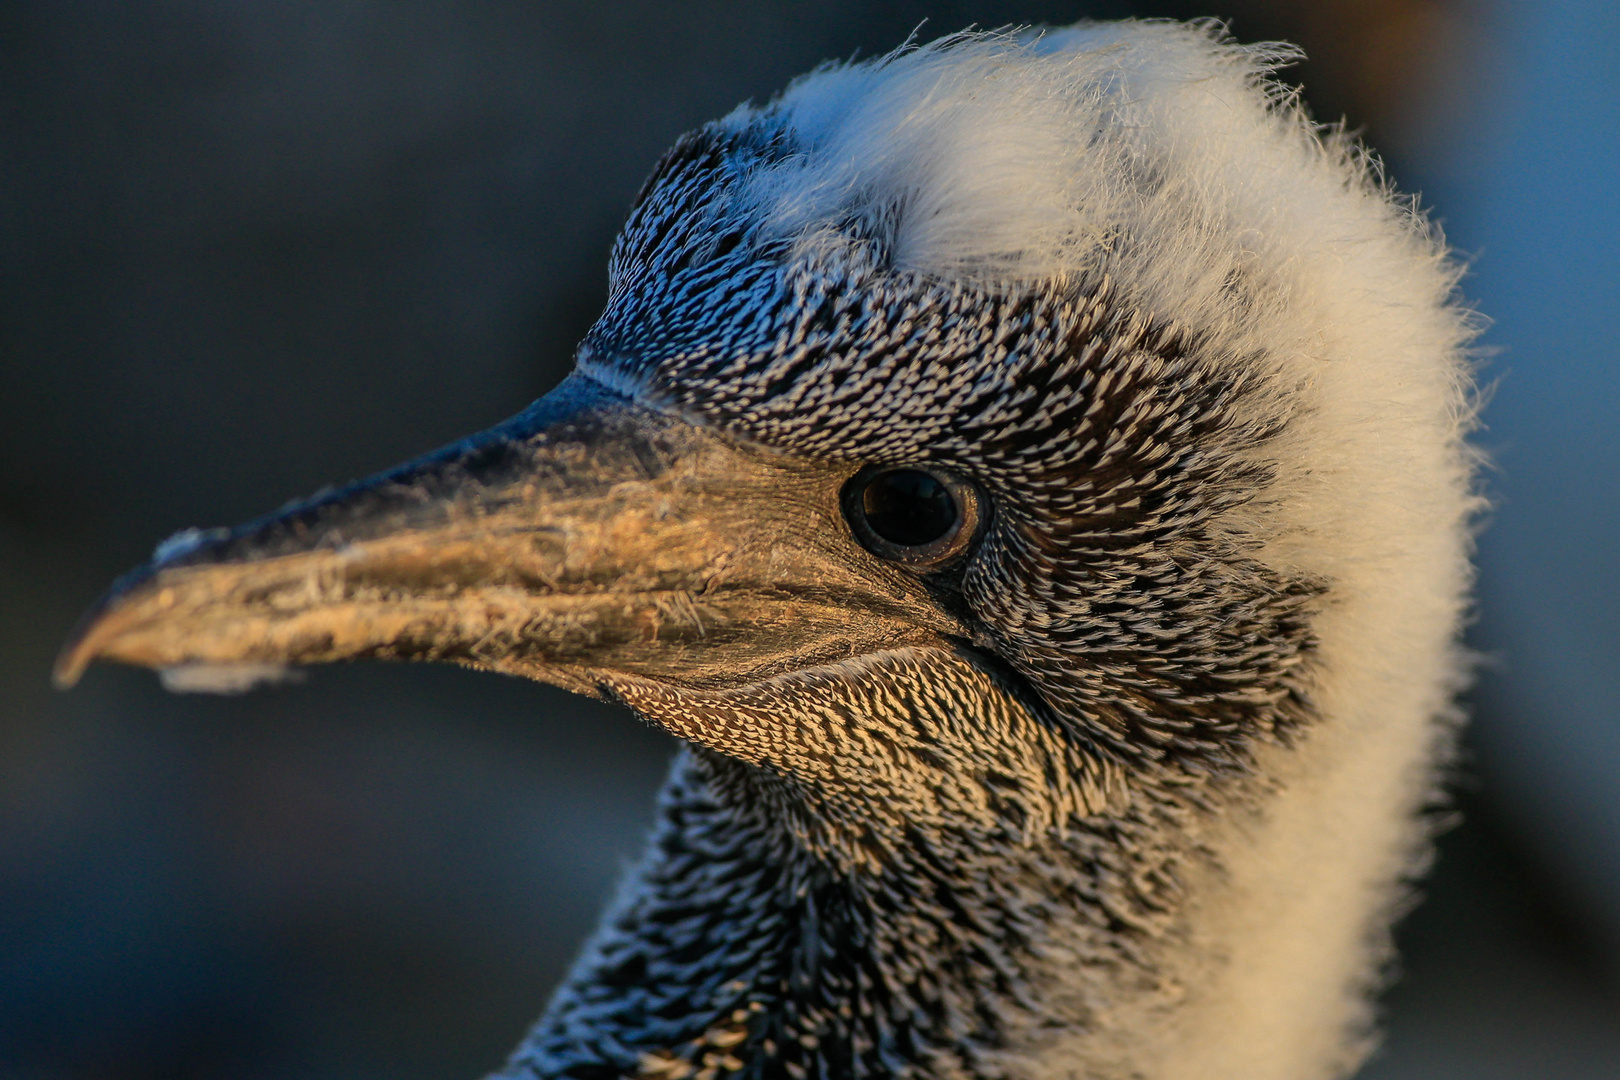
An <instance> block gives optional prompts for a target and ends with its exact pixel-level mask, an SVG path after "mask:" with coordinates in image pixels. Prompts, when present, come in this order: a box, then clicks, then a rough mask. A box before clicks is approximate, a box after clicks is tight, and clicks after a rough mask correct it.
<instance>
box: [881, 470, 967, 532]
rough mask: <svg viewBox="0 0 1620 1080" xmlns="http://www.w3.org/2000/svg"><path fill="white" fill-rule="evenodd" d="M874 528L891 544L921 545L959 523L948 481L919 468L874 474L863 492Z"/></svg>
mask: <svg viewBox="0 0 1620 1080" xmlns="http://www.w3.org/2000/svg"><path fill="white" fill-rule="evenodd" d="M861 510H862V511H863V512H864V513H865V514H866V523H867V525H868V526H870V527H871V529H872V531H873V532H875V533H877V534H878V535H879V536H881V537H882V538H883V539H885V540H887V541H888V542H889V543H891V544H898V545H900V546H901V547H921V546H922V545H924V544H931V543H933V542H934V541H935V540H938V539H939V538H940V537H942V536H945V535H947V534H948V533H949V532H950V531H951V530H952V529H954V528H955V527H956V520H957V509H956V500H954V499H952V498H951V493H950V492H949V491H947V490H945V485H944V484H942V483H940V482H939V481H938V480H937V479H935V478H934V477H932V476H929V475H928V474H927V473H925V472H919V471H918V470H916V469H895V470H894V471H893V472H886V473H882V474H880V475H878V476H874V477H873V478H872V481H871V483H869V484H867V485H866V490H865V491H864V492H862V494H861Z"/></svg>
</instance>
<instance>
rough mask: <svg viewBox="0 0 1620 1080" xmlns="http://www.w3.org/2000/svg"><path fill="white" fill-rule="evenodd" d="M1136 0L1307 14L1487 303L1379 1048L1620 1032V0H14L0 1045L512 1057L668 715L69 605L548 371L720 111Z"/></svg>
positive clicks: (1330, 84)
mask: <svg viewBox="0 0 1620 1080" xmlns="http://www.w3.org/2000/svg"><path fill="white" fill-rule="evenodd" d="M1133 14H1135V15H1173V16H1177V17H1189V16H1198V15H1206V14H1209V15H1218V16H1223V17H1227V18H1229V19H1230V20H1231V26H1232V29H1233V32H1234V33H1235V34H1236V35H1237V36H1238V37H1240V38H1241V39H1243V40H1251V41H1252V40H1257V39H1262V38H1274V37H1283V38H1287V39H1290V40H1293V41H1295V42H1298V43H1299V44H1301V45H1303V46H1304V47H1305V48H1306V50H1307V51H1308V52H1309V54H1310V59H1309V61H1308V62H1306V63H1304V64H1302V65H1300V66H1298V67H1296V68H1294V69H1291V70H1290V71H1289V72H1287V73H1286V74H1287V77H1288V78H1289V79H1292V80H1297V81H1300V82H1301V83H1303V85H1304V88H1305V97H1306V99H1307V100H1308V101H1309V103H1310V105H1311V107H1312V109H1313V110H1314V112H1315V114H1316V115H1317V116H1318V117H1319V118H1322V119H1338V118H1340V117H1344V118H1346V119H1347V120H1348V122H1349V123H1350V124H1351V125H1352V126H1354V127H1357V128H1359V129H1361V130H1362V131H1363V132H1364V133H1365V135H1366V137H1367V139H1368V140H1369V141H1370V142H1371V143H1372V144H1373V145H1375V146H1376V147H1377V148H1378V149H1379V150H1380V151H1381V152H1382V153H1383V155H1384V156H1385V159H1386V161H1387V162H1388V164H1389V168H1390V173H1391V175H1392V176H1393V177H1394V178H1395V179H1396V181H1397V182H1398V183H1399V184H1400V185H1401V186H1402V187H1403V188H1404V189H1406V190H1408V191H1418V192H1421V193H1422V195H1423V199H1424V202H1425V203H1426V204H1427V205H1429V206H1431V207H1432V208H1433V210H1434V213H1435V214H1436V215H1437V216H1438V217H1439V218H1440V219H1441V220H1442V221H1443V222H1444V224H1445V227H1446V229H1447V232H1448V234H1449V236H1450V238H1451V240H1452V242H1453V243H1454V244H1455V245H1456V246H1457V247H1458V248H1459V250H1460V251H1462V252H1463V253H1464V254H1465V255H1466V256H1467V257H1468V259H1469V261H1470V263H1471V265H1472V268H1473V269H1472V272H1471V275H1470V277H1469V278H1468V279H1467V281H1466V284H1465V288H1466V291H1467V293H1468V295H1469V297H1470V298H1471V300H1472V301H1473V302H1474V303H1476V304H1477V306H1478V307H1479V308H1480V309H1481V310H1482V311H1484V312H1485V313H1487V314H1488V315H1489V316H1490V317H1491V318H1492V319H1493V320H1494V325H1493V327H1492V328H1491V330H1490V331H1489V332H1488V333H1487V335H1486V337H1485V345H1486V346H1487V347H1488V348H1489V349H1490V350H1491V356H1490V358H1489V361H1488V366H1487V369H1486V370H1487V378H1488V379H1490V380H1491V381H1493V382H1495V383H1496V384H1497V390H1496V393H1495V396H1494V398H1493V399H1492V402H1491V405H1490V407H1489V410H1488V412H1487V420H1488V423H1489V427H1488V429H1487V430H1486V431H1485V432H1484V433H1483V434H1482V435H1481V441H1482V442H1483V443H1484V444H1485V445H1486V446H1487V447H1488V448H1489V449H1490V451H1491V453H1492V454H1493V456H1494V458H1495V461H1496V466H1495V470H1494V472H1493V473H1492V475H1491V478H1490V483H1491V487H1492V492H1493V496H1494V498H1495V501H1496V503H1497V510H1496V512H1495V514H1494V515H1493V518H1494V520H1493V522H1492V524H1491V528H1490V531H1489V532H1488V533H1487V534H1486V535H1485V537H1484V539H1483V541H1482V544H1481V553H1480V562H1481V567H1482V583H1481V590H1480V592H1481V604H1480V613H1479V618H1478V621H1477V625H1476V626H1475V627H1474V629H1473V631H1472V637H1473V642H1474V644H1475V645H1476V647H1478V648H1479V649H1481V650H1482V651H1483V652H1484V653H1485V654H1486V656H1487V658H1488V664H1487V666H1486V668H1485V672H1484V676H1483V678H1482V680H1481V683H1480V685H1479V687H1478V688H1477V690H1476V691H1475V692H1474V693H1473V695H1472V708H1473V711H1474V713H1475V714H1476V717H1477V720H1476V722H1475V724H1474V726H1473V728H1472V729H1471V731H1470V734H1469V736H1468V740H1467V746H1466V751H1467V752H1466V757H1465V759H1464V761H1463V765H1462V768H1461V776H1460V779H1459V783H1458V806H1459V808H1460V810H1461V812H1462V823H1461V825H1460V826H1459V827H1457V828H1456V829H1454V830H1453V831H1452V832H1450V833H1449V834H1448V835H1447V836H1446V837H1445V839H1444V840H1443V841H1442V843H1441V851H1440V858H1439V862H1438V864H1437V867H1436V870H1435V873H1434V875H1433V877H1432V879H1431V881H1430V883H1429V886H1428V889H1427V892H1428V899H1427V900H1426V902H1425V903H1424V904H1423V905H1422V906H1421V907H1420V908H1418V909H1417V910H1416V912H1415V913H1414V914H1413V915H1412V916H1410V917H1409V918H1408V919H1407V920H1406V922H1405V923H1404V924H1403V929H1402V932H1401V938H1402V943H1403V946H1404V956H1405V960H1404V970H1405V975H1404V978H1403V980H1402V981H1401V982H1400V983H1399V984H1398V985H1397V986H1396V987H1395V988H1394V990H1393V991H1392V992H1391V993H1389V994H1388V995H1387V996H1386V1013H1387V1017H1388V1031H1389V1036H1388V1039H1387V1042H1386V1045H1385V1048H1384V1050H1383V1052H1382V1053H1381V1055H1380V1057H1379V1058H1378V1059H1377V1060H1376V1061H1375V1062H1373V1063H1372V1064H1371V1065H1370V1066H1369V1067H1368V1068H1367V1070H1366V1072H1365V1074H1364V1075H1365V1076H1366V1077H1376V1078H1380V1080H1395V1078H1419V1077H1423V1078H1449V1077H1458V1078H1467V1080H1494V1078H1512V1080H1521V1078H1529V1077H1534V1078H1539V1080H1562V1078H1587V1077H1591V1078H1597V1077H1606V1078H1611V1080H1612V1078H1613V1077H1616V1076H1620V721H1617V719H1616V716H1615V712H1616V702H1620V595H1617V593H1620V565H1617V562H1620V560H1617V556H1616V554H1615V549H1616V542H1615V539H1614V538H1615V537H1616V535H1620V426H1617V424H1616V413H1617V407H1620V364H1617V363H1616V352H1617V347H1616V342H1617V341H1620V257H1617V256H1616V252H1617V251H1620V209H1617V207H1620V199H1617V198H1616V196H1617V194H1620V191H1617V182H1616V181H1617V178H1620V75H1617V72H1620V5H1615V4H1613V3H1612V0H1541V2H1537V3H1511V2H1509V0H1316V2H1314V3H1311V4H1298V3H1293V2H1289V0H1213V2H1212V3H1210V4H1207V5H1206V4H1197V5H1194V4H1185V3H1179V2H1177V3H1153V2H1145V0H1144V2H1142V3H1129V2H1123V0H1122V2H1117V3H1116V2H1110V0H1096V2H1093V3H1042V2H1033V0H1032V2H1028V3H988V2H987V3H973V2H961V3H951V2H944V0H938V2H912V0H899V2H886V3H880V2H876V0H823V2H818V3H798V4H794V3H784V2H773V0H703V2H697V3H687V4H682V5H672V4H666V3H652V2H636V0H625V2H620V3H613V2H611V0H609V2H603V0H596V2H591V3H585V2H578V0H551V2H543V3H542V2H535V0H460V2H458V3H456V4H440V3H430V2H427V0H278V2H275V3H254V2H243V0H138V2H136V0H5V2H3V3H0V406H3V412H0V415H3V417H4V419H3V421H0V1080H70V1078H75V1080H76V1078H83V1080H91V1078H96V1080H145V1078H150V1080H166V1078H198V1080H204V1078H206V1080H214V1078H263V1080H275V1078H282V1077H288V1078H290V1077H299V1078H305V1080H324V1078H327V1077H332V1078H338V1077H342V1078H351V1080H366V1078H372V1077H375V1078H379V1080H381V1078H384V1077H387V1078H391V1080H416V1078H422V1080H427V1078H434V1080H446V1078H456V1077H465V1078H473V1077H477V1076H479V1075H481V1074H482V1073H483V1072H485V1071H487V1070H489V1069H491V1068H492V1067H494V1066H495V1065H497V1064H498V1063H499V1061H500V1060H501V1059H502V1057H503V1055H504V1054H505V1052H506V1051H507V1050H508V1049H509V1048H510V1047H511V1046H512V1045H513V1044H514V1043H515V1042H516V1041H517V1040H518V1038H519V1037H520V1036H521V1034H522V1032H523V1030H524V1028H525V1026H526V1025H527V1024H528V1023H529V1022H530V1021H531V1020H532V1019H533V1018H534V1017H535V1016H536V1015H537V1014H538V1012H539V1010H540V1008H541V1005H542V1004H543V1002H544V1000H545V998H546V996H547V994H548V992H549V989H550V987H551V986H552V985H553V983H554V982H555V981H556V980H557V978H558V977H559V976H560V974H561V972H562V970H563V967H564V965H565V964H566V963H567V962H568V961H569V959H570V958H571V956H572V955H573V953H574V951H575V950H576V948H577V947H578V944H579V942H580V940H581V938H582V936H583V935H584V934H585V933H586V932H587V930H588V929H589V927H590V925H591V924H592V921H593V918H594V915H595V912H596V911H597V910H598V908H599V906H600V904H601V903H602V901H603V899H604V896H605V894H606V892H607V891H608V890H609V889H610V887H611V886H612V884H613V882H614V880H615V878H616V877H617V875H618V874H619V873H620V871H621V869H622V868H623V866H624V864H625V862H626V860H627V859H628V858H629V857H631V855H632V854H633V853H634V852H635V851H636V849H637V846H638V842H639V838H640V836H641V833H642V830H643V829H644V827H645V826H646V824H647V822H648V820H649V818H650V812H651V803H652V796H653V792H654V790H655V789H656V787H657V785H658V783H659V780H660V777H661V774H662V772H663V769H664V767H665V764H666V762H667V760H668V758H669V756H670V754H671V752H672V749H673V745H672V743H671V742H670V741H669V740H668V739H667V738H665V737H663V736H661V735H659V734H656V733H654V732H651V731H649V730H647V729H645V728H644V727H642V726H641V725H640V724H638V723H637V722H636V721H635V720H634V719H632V718H631V717H630V716H628V715H626V714H621V713H618V712H616V711H614V710H612V709H608V708H605V707H601V706H596V705H592V704H590V703H586V702H582V701H580V700H577V699H574V698H570V697H567V696H566V695H563V694H561V693H560V692H557V691H553V690H551V689H549V688H546V687H541V686H536V685H530V684H526V683H519V682H515V681H509V680H503V679H500V678H497V677H494V676H478V675H473V674H470V673H467V672H462V671H458V670H437V669H432V668H415V667H403V668H383V667H380V666H356V667H348V668H340V669H331V670H318V671H315V672H313V673H312V674H311V675H310V677H309V679H308V680H307V682H306V683H304V684H303V685H301V686H294V687H283V688H279V689H274V690H269V691H261V692H258V693H255V694H253V695H250V696H247V697H243V698H235V699H215V698H185V697H171V696H167V695H165V694H163V693H162V692H161V691H160V690H159V689H158V686H157V681H156V680H155V679H154V678H153V677H152V676H151V675H150V674H149V673H146V672H140V671H132V670H124V669H118V668H110V667H98V668H95V669H93V670H92V671H91V672H90V673H89V675H88V677H87V678H86V679H85V681H84V683H83V684H82V685H81V686H80V687H79V688H78V689H77V690H75V691H74V692H73V693H71V694H60V693H56V692H54V691H52V690H51V689H50V686H49V680H48V670H49V665H50V661H51V659H52V656H53V654H54V652H55V650H56V648H57V646H58V645H59V643H60V642H61V641H62V640H63V638H64V636H65V635H66V634H67V632H68V630H69V628H70V627H71V625H72V623H73V621H74V619H75V618H76V617H77V616H78V614H79V613H80V612H81V611H82V610H83V609H84V608H85V607H86V606H87V605H88V604H90V603H91V601H92V600H94V598H95V597H96V596H97V594H98V593H99V592H100V591H101V590H102V589H103V588H104V587H105V586H106V584H107V583H108V582H109V581H110V580H111V578H112V577H113V576H114V575H115V574H116V573H118V572H121V571H122V570H124V569H126V568H128V567H130V566H132V565H134V564H136V563H137V562H140V561H142V560H143V559H144V558H145V557H146V556H147V554H148V553H149V552H150V550H151V547H152V545H153V543H154V542H155V541H157V540H158V539H160V538H162V537H163V536H166V535H168V534H169V533H170V532H173V531H174V530H176V529H179V528H181V527H184V526H190V525H213V524H220V523H229V522H234V521H238V520H242V519H244V518H247V517H250V516H253V515H256V514H258V513H259V512H261V511H263V510H266V509H268V508H270V507H273V506H275V505H277V504H279V503H280V502H282V501H283V500H285V499H287V498H289V497H292V496H296V495H300V494H305V493H308V492H310V491H312V490H314V489H315V488H317V487H320V486H321V485H323V484H326V483H328V482H332V481H341V480H345V479H348V478H352V477H357V476H361V475H364V474H366V473H370V472H372V471H374V470H377V469H379V468H382V467H384V466H387V465H389V464H392V463H393V462H395V461H396V460H400V459H403V458H405V457H408V456H411V455H414V454H416V453H419V452H421V451H423V450H426V449H428V448H431V447H433V446H435V445H437V444H440V443H443V442H446V441H448V440H450V439H453V438H455V437H457V436H459V435H461V434H464V433H466V432H469V431H472V430H474V429H478V428H481V427H484V426H486V425H488V424H490V423H492V422H494V421H496V420H499V419H501V418H503V417H505V416H507V415H509V414H511V413H513V412H516V411H518V410H519V409H521V408H522V407H523V406H524V405H525V404H526V403H527V402H528V401H529V400H530V399H532V398H534V397H536V396H537V395H539V394H541V393H543V392H544V391H545V390H546V389H548V388H549V387H550V386H551V385H552V384H553V383H554V382H555V381H556V380H557V379H559V378H560V377H561V376H562V375H563V373H564V372H565V371H566V370H567V368H568V366H569V361H570V354H571V349H572V346H573V343H574V342H575V341H576V340H577V339H578V338H579V337H580V335H581V334H582V333H583V332H584V330H585V328H586V327H587V326H588V325H589V323H590V321H591V320H592V318H593V317H594V315H595V313H596V311H597V310H598V308H599V306H600V304H601V303H602V301H603V298H604V296H605V284H606V282H605V262H606V254H607V249H608V244H609V242H610V241H611V239H612V236H613V233H614V231H615V229H616V228H617V225H618V223H619V221H620V218H621V216H622V214H623V213H624V211H625V210H626V208H627V206H628V203H629V200H630V198H631V197H632V195H633V194H634V192H635V190H636V187H637V185H638V184H639V182H640V181H641V179H642V177H643V176H644V174H645V173H646V172H647V170H648V169H649V168H650V167H651V165H652V163H653V162H654V160H655V159H656V158H657V156H658V154H659V153H660V152H661V151H662V150H663V149H664V147H665V146H667V145H668V144H669V143H670V142H671V140H672V139H673V138H674V137H675V136H676V135H678V134H679V133H680V132H682V131H683V130H686V129H688V128H690V127H693V126H695V125H697V124H699V123H701V122H702V121H704V120H706V119H708V118H711V117H713V116H716V115H719V114H721V113H723V112H725V111H727V110H728V109H730V108H731V106H732V105H734V104H735V103H736V102H738V101H740V100H743V99H747V98H752V99H755V100H760V99H763V98H765V97H768V96H769V95H770V94H771V93H772V92H773V91H775V90H776V89H778V88H779V87H781V86H782V85H783V83H784V82H785V81H786V80H788V79H789V78H790V77H792V76H793V75H795V74H797V73H799V72H801V71H803V70H805V69H807V68H809V67H810V66H812V65H814V64H815V63H817V62H818V61H820V60H823V59H826V58H830V57H848V56H851V55H863V56H870V55H872V54H874V53H880V52H883V51H886V50H887V49H888V48H890V47H892V46H894V45H895V44H897V43H898V42H900V41H901V40H903V39H904V38H905V37H906V36H907V35H908V34H909V33H910V32H911V31H912V30H913V28H914V27H917V26H918V25H919V24H922V29H921V34H922V36H924V37H931V36H935V35H937V34H940V33H944V32H947V31H951V30H955V29H958V28H961V27H963V26H965V25H968V24H978V25H980V26H996V25H1001V24H1005V23H1009V22H1023V23H1028V22H1052V23H1063V22H1069V21H1072V20H1074V19H1076V18H1080V17H1083V16H1092V17H1106V18H1113V17H1119V16H1125V15H1133ZM925 19H926V20H927V21H926V23H924V20H925Z"/></svg>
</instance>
